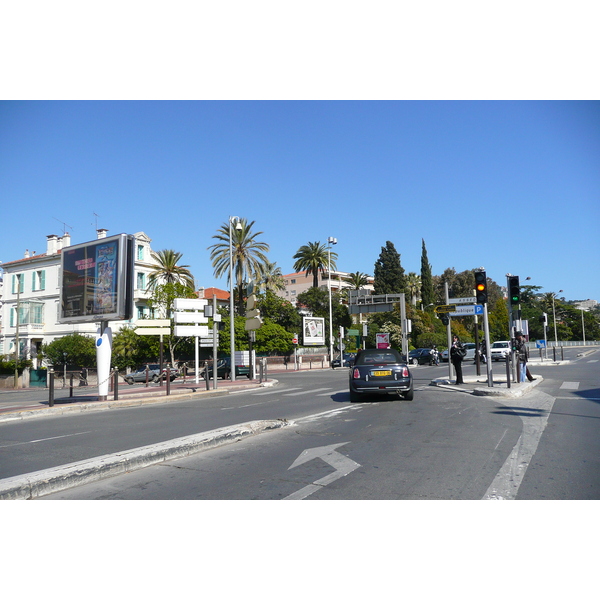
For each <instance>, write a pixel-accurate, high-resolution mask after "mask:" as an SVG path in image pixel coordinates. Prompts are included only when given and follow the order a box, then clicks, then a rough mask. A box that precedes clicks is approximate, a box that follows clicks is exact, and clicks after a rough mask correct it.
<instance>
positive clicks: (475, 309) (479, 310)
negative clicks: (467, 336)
mask: <svg viewBox="0 0 600 600" xmlns="http://www.w3.org/2000/svg"><path fill="white" fill-rule="evenodd" d="M482 314H483V304H471V305H470V306H455V307H454V309H453V311H452V312H451V313H450V316H451V317H468V316H473V315H482Z"/></svg>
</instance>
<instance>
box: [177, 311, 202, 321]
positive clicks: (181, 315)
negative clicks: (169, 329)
mask: <svg viewBox="0 0 600 600" xmlns="http://www.w3.org/2000/svg"><path fill="white" fill-rule="evenodd" d="M175 323H208V317H205V316H204V313H193V312H176V313H175Z"/></svg>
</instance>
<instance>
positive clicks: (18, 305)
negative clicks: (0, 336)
mask: <svg viewBox="0 0 600 600" xmlns="http://www.w3.org/2000/svg"><path fill="white" fill-rule="evenodd" d="M15 277H16V278H17V321H16V329H15V389H17V388H18V387H19V313H20V312H21V273H19V274H17V275H15Z"/></svg>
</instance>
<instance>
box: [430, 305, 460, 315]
mask: <svg viewBox="0 0 600 600" xmlns="http://www.w3.org/2000/svg"><path fill="white" fill-rule="evenodd" d="M454 310H456V306H455V305H454V304H441V305H440V306H436V307H435V312H436V313H438V314H440V313H449V312H452V311H454Z"/></svg>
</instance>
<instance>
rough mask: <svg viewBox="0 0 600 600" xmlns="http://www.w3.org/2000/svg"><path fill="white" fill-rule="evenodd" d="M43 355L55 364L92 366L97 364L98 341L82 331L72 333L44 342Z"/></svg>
mask: <svg viewBox="0 0 600 600" xmlns="http://www.w3.org/2000/svg"><path fill="white" fill-rule="evenodd" d="M42 354H43V356H44V357H45V358H46V359H47V360H48V361H49V362H50V363H52V364H53V365H54V366H64V365H68V366H72V367H75V366H77V367H92V366H94V365H95V364H96V343H95V341H94V339H93V338H91V337H90V336H87V335H82V334H80V333H70V334H68V335H65V336H63V337H61V338H58V339H56V340H54V341H53V342H50V343H49V344H42Z"/></svg>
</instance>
